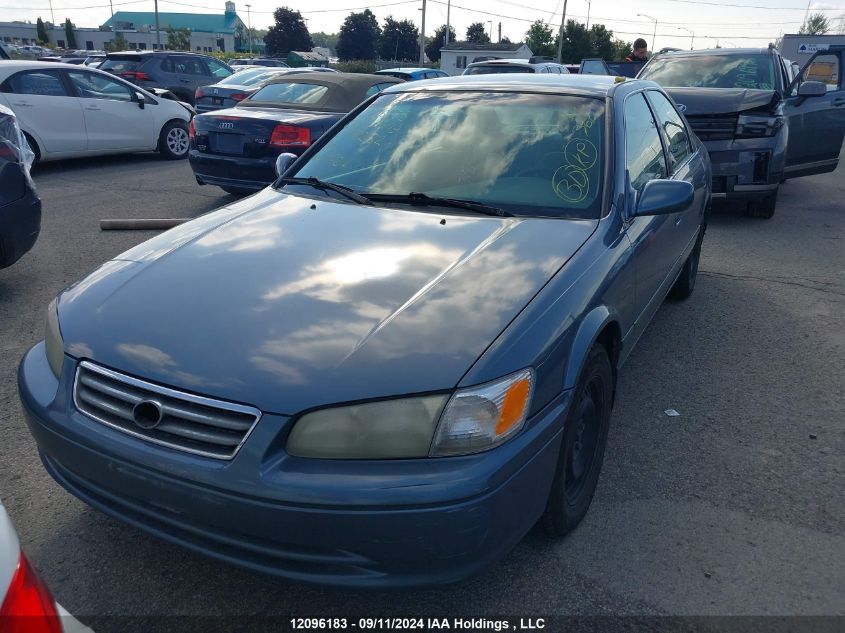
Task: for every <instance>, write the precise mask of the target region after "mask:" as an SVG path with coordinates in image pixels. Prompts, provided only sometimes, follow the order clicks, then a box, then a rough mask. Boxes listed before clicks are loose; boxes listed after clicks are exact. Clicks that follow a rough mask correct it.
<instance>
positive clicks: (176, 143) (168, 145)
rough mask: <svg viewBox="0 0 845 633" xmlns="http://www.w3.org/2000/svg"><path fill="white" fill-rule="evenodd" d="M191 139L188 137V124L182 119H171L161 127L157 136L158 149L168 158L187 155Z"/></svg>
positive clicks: (172, 158)
mask: <svg viewBox="0 0 845 633" xmlns="http://www.w3.org/2000/svg"><path fill="white" fill-rule="evenodd" d="M190 146H191V140H190V138H189V137H188V124H187V123H185V122H184V121H171V122H170V123H168V124H167V125H165V126H164V127H163V128H162V129H161V134H160V135H159V137H158V151H160V152H161V155H162V156H164V157H165V158H169V159H170V160H180V159H182V158H187V157H188V149H190Z"/></svg>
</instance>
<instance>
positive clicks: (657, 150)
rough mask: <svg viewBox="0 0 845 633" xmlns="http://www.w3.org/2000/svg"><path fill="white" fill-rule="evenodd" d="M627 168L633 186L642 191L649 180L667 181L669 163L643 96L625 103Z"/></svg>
mask: <svg viewBox="0 0 845 633" xmlns="http://www.w3.org/2000/svg"><path fill="white" fill-rule="evenodd" d="M625 165H626V166H627V168H628V174H629V175H630V178H631V186H632V187H633V188H634V189H636V190H637V191H642V190H643V187H645V185H646V183H647V182H648V181H649V180H655V179H658V178H666V162H665V160H664V158H663V145H661V143H660V135H659V134H658V132H657V125H656V124H655V123H654V118H653V117H652V115H651V110H649V108H648V105H647V104H646V102H645V98H644V97H643V95H642V94H636V95H632V96H631V97H629V98H628V100H627V101H626V102H625Z"/></svg>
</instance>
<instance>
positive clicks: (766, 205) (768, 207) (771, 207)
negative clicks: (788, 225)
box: [745, 189, 778, 220]
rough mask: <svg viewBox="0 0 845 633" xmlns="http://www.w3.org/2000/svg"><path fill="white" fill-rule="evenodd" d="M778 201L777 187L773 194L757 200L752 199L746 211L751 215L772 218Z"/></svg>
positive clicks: (766, 218)
mask: <svg viewBox="0 0 845 633" xmlns="http://www.w3.org/2000/svg"><path fill="white" fill-rule="evenodd" d="M777 203H778V190H777V189H775V190H774V191H773V192H772V194H771V195H769V196H766V197H765V198H758V199H757V200H750V201H749V202H748V206H747V207H746V209H745V212H746V213H747V214H748V216H749V217H752V218H761V219H763V220H768V219H770V218H771V217H772V216H773V215H774V214H775V207H776V206H777Z"/></svg>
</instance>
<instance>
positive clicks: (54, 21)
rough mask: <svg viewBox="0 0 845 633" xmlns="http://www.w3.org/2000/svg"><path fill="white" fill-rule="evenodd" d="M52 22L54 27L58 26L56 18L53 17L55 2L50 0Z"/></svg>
mask: <svg viewBox="0 0 845 633" xmlns="http://www.w3.org/2000/svg"><path fill="white" fill-rule="evenodd" d="M50 20H52V22H53V26H55V25H56V16H55V15H53V0H50Z"/></svg>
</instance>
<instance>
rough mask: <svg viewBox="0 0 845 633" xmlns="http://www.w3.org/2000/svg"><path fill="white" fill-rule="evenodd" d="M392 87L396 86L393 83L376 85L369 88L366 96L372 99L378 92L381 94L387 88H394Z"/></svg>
mask: <svg viewBox="0 0 845 633" xmlns="http://www.w3.org/2000/svg"><path fill="white" fill-rule="evenodd" d="M392 85H394V84H393V83H392V82H391V83H383V84H375V85H374V86H370V87H369V88H367V92H366V94H365V95H364V96H366V97H372V96H373V95H374V94H376V93H377V92H381V91H382V90H384V89H385V88H390V86H392Z"/></svg>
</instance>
